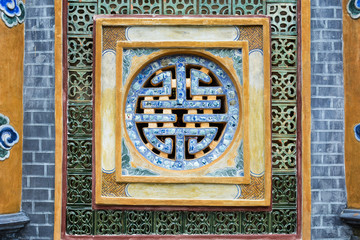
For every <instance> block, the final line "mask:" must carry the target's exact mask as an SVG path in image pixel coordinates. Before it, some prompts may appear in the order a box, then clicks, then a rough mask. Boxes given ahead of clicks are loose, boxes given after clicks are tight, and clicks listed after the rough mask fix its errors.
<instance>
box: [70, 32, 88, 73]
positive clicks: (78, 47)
mask: <svg viewBox="0 0 360 240" xmlns="http://www.w3.org/2000/svg"><path fill="white" fill-rule="evenodd" d="M68 62H69V68H70V69H71V68H76V69H79V68H87V69H91V67H92V63H93V40H92V38H87V37H86V38H85V37H69V39H68Z"/></svg>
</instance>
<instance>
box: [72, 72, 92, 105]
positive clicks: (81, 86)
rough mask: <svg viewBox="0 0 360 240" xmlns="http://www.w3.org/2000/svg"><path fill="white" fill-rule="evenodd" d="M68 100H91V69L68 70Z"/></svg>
mask: <svg viewBox="0 0 360 240" xmlns="http://www.w3.org/2000/svg"><path fill="white" fill-rule="evenodd" d="M68 81H69V84H68V98H69V101H90V100H92V71H82V70H77V71H69V78H68Z"/></svg>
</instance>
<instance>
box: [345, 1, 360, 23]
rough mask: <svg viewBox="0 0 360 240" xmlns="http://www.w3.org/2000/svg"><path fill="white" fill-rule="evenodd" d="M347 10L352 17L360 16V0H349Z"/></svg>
mask: <svg viewBox="0 0 360 240" xmlns="http://www.w3.org/2000/svg"><path fill="white" fill-rule="evenodd" d="M347 10H348V13H349V14H350V16H351V17H352V18H354V19H358V18H360V0H349V2H348V4H347Z"/></svg>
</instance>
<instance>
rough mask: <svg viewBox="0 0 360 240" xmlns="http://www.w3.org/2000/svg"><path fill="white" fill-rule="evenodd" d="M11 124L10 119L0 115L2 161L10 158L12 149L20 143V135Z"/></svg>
mask: <svg viewBox="0 0 360 240" xmlns="http://www.w3.org/2000/svg"><path fill="white" fill-rule="evenodd" d="M9 123H10V121H9V118H8V117H6V116H4V115H2V114H1V113H0V161H4V160H5V159H7V158H9V156H10V150H11V148H12V147H13V146H14V145H15V144H16V143H18V142H19V134H18V133H17V132H16V131H15V129H14V128H13V127H12V126H11V125H9Z"/></svg>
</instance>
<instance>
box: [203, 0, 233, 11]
mask: <svg viewBox="0 0 360 240" xmlns="http://www.w3.org/2000/svg"><path fill="white" fill-rule="evenodd" d="M198 1H199V13H200V14H211V15H230V14H231V1H230V0H198Z"/></svg>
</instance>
